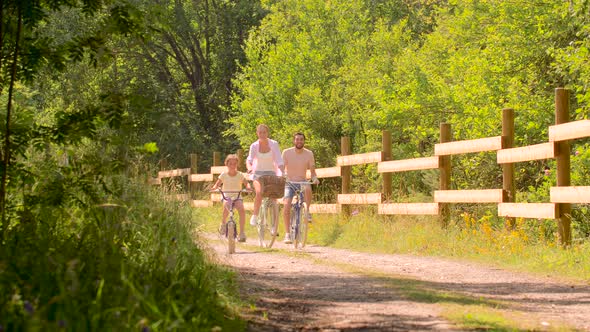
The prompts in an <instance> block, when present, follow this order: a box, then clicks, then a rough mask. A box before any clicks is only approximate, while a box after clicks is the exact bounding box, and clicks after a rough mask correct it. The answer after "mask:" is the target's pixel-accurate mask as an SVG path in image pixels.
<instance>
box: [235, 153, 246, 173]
mask: <svg viewBox="0 0 590 332" xmlns="http://www.w3.org/2000/svg"><path fill="white" fill-rule="evenodd" d="M236 154H237V155H238V171H240V172H246V160H245V159H244V150H242V149H238V150H237V151H236Z"/></svg>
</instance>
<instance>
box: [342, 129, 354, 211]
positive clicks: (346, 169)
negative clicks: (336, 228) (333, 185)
mask: <svg viewBox="0 0 590 332" xmlns="http://www.w3.org/2000/svg"><path fill="white" fill-rule="evenodd" d="M350 153H351V149H350V137H342V138H340V154H341V155H343V156H348V155H350ZM351 173H352V166H340V177H341V178H342V189H341V190H342V194H348V193H349V192H350V181H351V177H352V174H351ZM342 215H343V216H344V218H348V217H350V206H349V205H343V206H342Z"/></svg>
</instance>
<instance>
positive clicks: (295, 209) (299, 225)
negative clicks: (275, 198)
mask: <svg viewBox="0 0 590 332" xmlns="http://www.w3.org/2000/svg"><path fill="white" fill-rule="evenodd" d="M287 185H288V186H290V187H291V188H292V189H293V191H294V192H295V195H294V196H293V202H292V203H291V220H290V221H291V229H290V230H289V232H290V235H291V240H292V241H293V247H294V248H295V249H297V246H301V248H303V247H305V243H306V242H307V228H308V223H307V218H306V214H307V213H308V212H309V211H308V209H309V207H308V206H307V204H306V203H305V200H304V190H302V188H303V186H306V185H311V182H309V181H299V182H292V181H287Z"/></svg>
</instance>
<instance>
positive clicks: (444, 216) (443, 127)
mask: <svg viewBox="0 0 590 332" xmlns="http://www.w3.org/2000/svg"><path fill="white" fill-rule="evenodd" d="M451 137H452V135H451V125H450V124H448V123H441V124H440V142H441V143H447V142H450V141H451ZM438 168H439V171H440V181H439V190H449V189H450V187H451V156H439V157H438ZM439 204H440V209H439V211H440V212H439V213H440V216H439V218H440V225H441V227H443V228H445V227H447V226H448V224H449V219H450V211H449V204H448V203H439Z"/></svg>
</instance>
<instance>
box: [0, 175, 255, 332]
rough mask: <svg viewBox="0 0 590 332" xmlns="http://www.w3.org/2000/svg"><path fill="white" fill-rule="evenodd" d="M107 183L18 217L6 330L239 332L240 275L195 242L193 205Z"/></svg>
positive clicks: (0, 312)
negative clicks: (105, 188)
mask: <svg viewBox="0 0 590 332" xmlns="http://www.w3.org/2000/svg"><path fill="white" fill-rule="evenodd" d="M109 187H110V188H111V189H112V191H110V194H109V195H104V196H103V197H102V199H103V200H102V201H98V202H94V204H87V205H86V207H85V208H84V207H78V208H68V209H63V210H58V211H56V210H51V209H38V210H37V211H29V212H28V213H29V215H28V219H27V216H22V217H21V218H19V222H18V223H15V224H13V227H12V228H11V229H10V230H9V236H8V240H7V241H6V242H5V243H4V244H3V245H2V247H0V325H1V326H0V331H1V330H6V331H17V330H27V331H48V330H64V331H121V330H123V331H128V330H133V331H164V330H166V331H169V330H172V331H175V330H186V331H198V330H211V329H212V328H214V327H216V326H218V327H220V328H221V329H222V330H231V331H236V330H242V329H243V328H244V323H243V322H242V321H240V320H239V318H238V317H237V314H236V313H235V312H234V309H232V308H233V304H234V303H233V301H235V300H234V299H235V298H237V297H236V293H235V285H234V284H233V275H232V273H231V272H229V271H226V270H224V269H222V268H219V267H216V266H215V265H214V264H213V263H211V262H210V261H209V259H208V257H207V255H206V254H205V253H204V251H203V250H202V249H201V248H200V247H199V243H198V242H195V238H194V231H195V229H196V228H197V227H198V221H197V220H194V219H193V218H192V209H191V208H190V207H188V206H186V205H185V204H182V203H179V202H175V201H170V200H165V199H164V197H163V196H162V195H161V194H160V193H158V192H156V191H152V190H150V189H147V188H145V187H144V185H141V184H137V183H134V182H132V181H128V180H126V179H125V178H123V177H118V178H116V177H115V178H113V179H112V183H110V184H109ZM82 206H84V205H82ZM23 213H25V212H23Z"/></svg>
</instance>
